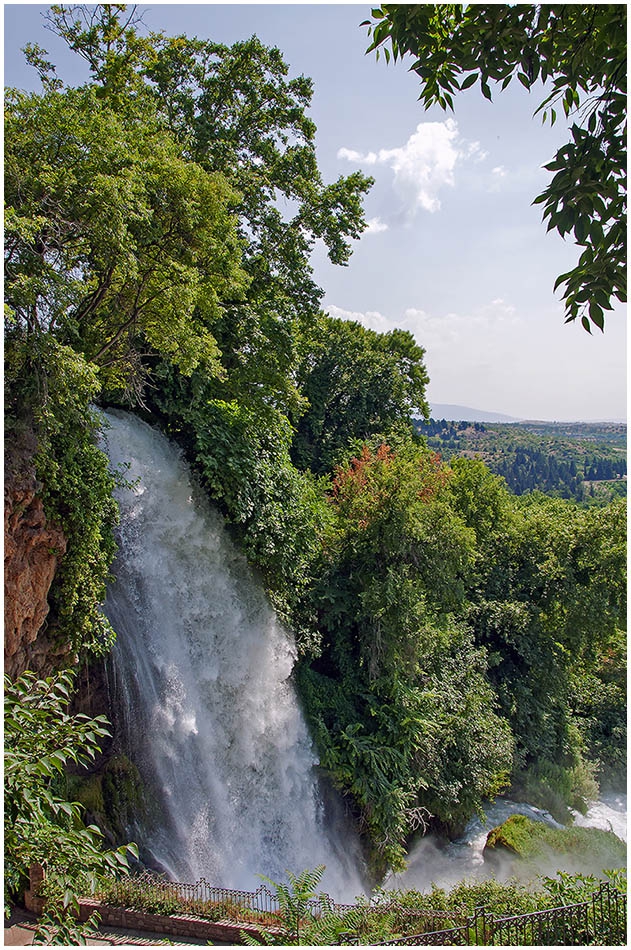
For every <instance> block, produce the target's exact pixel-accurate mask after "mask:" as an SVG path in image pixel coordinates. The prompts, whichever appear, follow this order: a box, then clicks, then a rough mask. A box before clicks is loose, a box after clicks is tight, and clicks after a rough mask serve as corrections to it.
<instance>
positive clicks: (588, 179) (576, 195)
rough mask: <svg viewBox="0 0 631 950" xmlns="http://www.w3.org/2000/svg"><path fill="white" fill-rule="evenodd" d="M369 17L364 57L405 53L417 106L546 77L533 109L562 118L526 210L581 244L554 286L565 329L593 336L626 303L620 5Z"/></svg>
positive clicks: (475, 8)
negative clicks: (607, 314) (565, 135)
mask: <svg viewBox="0 0 631 950" xmlns="http://www.w3.org/2000/svg"><path fill="white" fill-rule="evenodd" d="M372 15H373V21H372V22H371V21H366V23H365V24H364V25H367V26H368V27H369V33H370V34H371V35H372V43H371V45H370V47H369V51H370V50H377V52H378V51H379V48H380V47H381V46H383V45H384V44H386V43H389V44H390V49H391V50H392V55H393V57H394V59H395V60H396V59H398V58H403V56H405V55H406V54H410V55H411V56H413V57H414V61H413V62H412V65H411V67H410V68H411V69H412V70H414V72H416V73H417V75H418V76H419V78H420V80H421V87H422V88H421V95H420V99H421V101H422V102H423V104H424V106H425V108H426V109H427V108H429V107H430V106H431V105H435V104H437V105H439V106H441V107H442V108H443V109H453V101H454V96H455V95H456V94H457V93H458V92H459V91H461V90H464V89H468V88H469V87H470V86H473V85H474V84H475V83H476V82H477V81H479V83H480V89H481V92H482V94H483V95H484V96H485V97H486V98H487V99H491V97H492V96H491V86H490V83H491V82H493V83H501V88H502V89H505V88H506V87H507V86H508V85H509V84H510V82H511V81H512V80H513V79H515V78H516V79H518V80H519V82H520V83H521V84H522V85H523V86H525V88H526V89H528V90H530V89H531V88H532V87H533V86H534V85H535V84H536V83H537V82H538V81H541V82H543V83H545V82H546V81H550V82H551V88H550V87H548V90H549V91H548V90H546V91H547V95H546V96H545V98H544V99H543V100H542V102H541V104H540V105H539V107H538V108H537V110H536V113H538V112H543V120H544V122H545V121H546V119H547V118H549V119H550V122H551V123H554V121H555V119H556V115H557V109H558V108H560V107H562V108H563V111H564V113H565V116H566V117H568V118H569V117H571V118H573V120H574V121H573V123H572V125H571V127H570V134H571V139H570V141H569V142H567V143H566V144H565V145H563V146H562V147H561V148H560V149H559V150H558V152H557V153H556V155H555V156H554V159H553V160H552V161H551V162H549V163H548V164H547V165H546V166H545V167H546V168H547V169H548V170H549V171H552V172H555V174H554V177H553V178H552V180H551V181H550V183H549V185H548V186H547V188H546V189H545V190H544V191H543V192H542V193H541V194H540V195H538V196H537V197H536V198H535V201H534V203H535V204H544V212H543V216H544V219H546V218H547V219H549V220H548V230H551V229H552V228H556V230H557V231H558V232H559V234H561V235H562V236H565V235H566V234H572V233H573V235H574V239H575V241H576V243H577V244H578V245H579V247H581V248H582V253H581V256H580V258H579V261H578V264H577V265H576V267H574V268H573V269H572V270H571V271H568V272H567V273H565V274H561V275H560V277H558V278H557V281H556V284H555V288H554V289H555V290H556V289H557V288H558V287H559V286H560V285H562V284H565V289H564V291H563V299H564V301H565V315H566V322H569V321H572V320H576V319H577V318H578V317H580V318H581V322H582V324H583V327H584V328H585V329H586V330H588V331H589V332H591V326H592V324H593V325H595V326H597V327H599V328H600V329H601V330H602V329H603V327H604V312H603V311H605V310H612V309H613V307H612V303H611V301H612V298H614V297H615V298H616V299H617V300H619V301H623V302H624V301H626V108H627V105H626V76H627V43H626V38H627V26H626V22H627V15H626V5H625V4H590V5H588V6H585V5H582V4H547V5H543V4H521V5H520V4H517V5H509V4H496V5H488V4H470V5H466V6H464V5H457V4H391V5H390V4H389V5H387V6H386V5H384V6H382V7H380V8H377V9H376V10H373V12H372ZM390 49H389V48H388V47H386V48H385V55H386V58H387V59H389V58H390ZM536 113H535V114H536Z"/></svg>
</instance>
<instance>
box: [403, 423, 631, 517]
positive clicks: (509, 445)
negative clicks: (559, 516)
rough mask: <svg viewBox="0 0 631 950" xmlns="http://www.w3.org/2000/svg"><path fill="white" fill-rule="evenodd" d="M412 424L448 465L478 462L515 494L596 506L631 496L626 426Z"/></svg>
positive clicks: (611, 424) (592, 424) (574, 424)
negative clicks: (538, 493)
mask: <svg viewBox="0 0 631 950" xmlns="http://www.w3.org/2000/svg"><path fill="white" fill-rule="evenodd" d="M414 425H415V427H416V430H417V431H418V432H419V433H420V434H421V435H424V436H425V437H426V440H427V444H428V446H429V447H430V448H433V449H435V450H436V451H437V452H439V453H440V455H441V456H442V457H443V458H444V459H445V461H449V459H451V458H452V457H453V456H456V455H457V456H464V457H469V458H480V459H482V460H483V461H484V462H485V464H486V465H488V467H489V468H490V469H491V471H492V472H494V473H495V474H496V475H501V476H502V477H503V478H504V479H505V480H506V484H507V485H508V487H509V489H510V490H511V491H512V492H514V493H515V494H516V495H523V494H524V493H525V492H531V491H542V492H545V493H546V494H547V495H558V496H559V497H561V498H574V499H576V501H579V502H584V503H585V504H595V505H598V504H605V503H607V502H609V501H612V500H613V499H614V498H616V497H626V494H627V482H626V475H627V427H626V425H621V424H615V423H603V424H596V423H580V422H578V423H565V424H563V423H553V422H549V423H546V422H519V423H484V424H483V423H481V422H471V423H468V422H452V421H448V420H446V419H430V420H429V422H424V421H423V420H421V419H415V420H414Z"/></svg>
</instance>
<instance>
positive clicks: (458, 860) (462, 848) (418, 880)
mask: <svg viewBox="0 0 631 950" xmlns="http://www.w3.org/2000/svg"><path fill="white" fill-rule="evenodd" d="M484 815H485V819H486V820H485V821H482V820H481V819H480V818H478V817H477V816H475V817H474V818H472V819H471V820H470V821H469V823H468V824H467V826H466V828H465V831H464V834H463V835H462V837H461V838H458V839H457V840H456V841H452V842H449V843H448V844H445V843H444V842H442V841H439V840H438V839H437V838H435V837H434V836H432V835H427V836H426V837H425V838H422V839H421V840H420V841H418V842H417V843H416V844H415V845H414V846H413V847H412V849H411V850H410V854H409V857H408V866H407V868H406V870H405V871H404V872H403V873H402V874H391V875H390V876H389V878H388V879H387V881H386V884H385V887H386V888H388V889H406V888H408V889H414V890H418V891H430V890H431V887H432V884H435V885H436V886H437V887H443V888H445V889H447V890H448V889H449V888H450V887H452V886H453V885H454V884H457V883H458V882H460V881H463V880H466V881H470V882H471V881H483V880H487V879H488V878H495V879H496V880H498V881H506V880H508V879H509V878H511V877H516V878H523V879H524V880H528V879H530V878H532V877H533V874H534V873H537V874H546V875H550V876H554V874H555V873H556V871H557V870H565V871H569V872H580V873H585V874H587V873H599V872H600V871H601V870H602V868H601V867H593V868H589V867H585V866H584V864H583V863H580V864H577V863H576V862H574V861H573V860H572V858H571V856H562V855H559V854H556V853H553V852H550V854H549V855H548V856H543V855H542V856H541V858H540V860H538V862H537V868H536V871H533V868H532V865H529V866H525V865H524V866H520V863H519V859H514V858H512V857H511V856H510V854H508V852H501V851H499V852H496V853H494V854H493V859H492V860H488V861H485V859H484V846H485V844H486V839H487V837H488V835H489V833H490V832H491V831H492V830H493V829H494V828H497V827H499V825H501V824H503V823H504V822H505V821H506V820H507V819H508V818H510V817H511V815H526V817H527V818H530V819H532V820H533V821H542V822H545V823H546V824H548V825H551V826H552V827H554V828H562V827H564V826H563V825H561V824H559V822H557V821H555V819H554V818H553V817H552V815H550V813H549V812H547V811H544V810H542V809H540V808H535V807H534V806H533V805H529V804H527V803H526V802H512V801H509V800H507V799H498V800H496V801H495V802H493V803H488V804H486V805H485V806H484ZM573 818H574V824H576V825H580V826H582V827H585V828H600V829H602V830H603V831H613V833H614V834H615V835H617V837H618V838H621V839H622V840H623V841H626V840H627V832H626V824H627V796H626V794H624V793H621V794H608V795H607V794H605V795H603V796H602V797H601V799H600V800H599V801H597V802H595V803H594V804H593V805H592V806H591V808H590V809H589V811H588V812H587V814H586V815H580V814H579V813H578V812H573ZM617 864H618V860H617V859H615V860H614V859H613V858H612V866H616V865H617Z"/></svg>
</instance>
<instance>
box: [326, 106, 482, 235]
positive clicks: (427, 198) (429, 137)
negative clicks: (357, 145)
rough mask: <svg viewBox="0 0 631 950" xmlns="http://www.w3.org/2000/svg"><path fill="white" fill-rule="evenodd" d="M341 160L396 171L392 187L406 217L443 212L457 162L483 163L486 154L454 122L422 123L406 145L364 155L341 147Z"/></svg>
mask: <svg viewBox="0 0 631 950" xmlns="http://www.w3.org/2000/svg"><path fill="white" fill-rule="evenodd" d="M337 157H338V158H343V159H346V160H347V161H351V162H356V163H357V164H360V165H386V166H388V167H390V168H391V169H392V171H393V172H394V178H393V182H392V186H393V188H394V191H395V192H396V194H397V195H398V197H399V198H400V199H401V200H402V202H403V205H404V208H405V211H406V214H407V216H408V217H413V216H414V215H415V214H416V213H417V212H418V211H419V210H421V209H422V210H424V211H429V212H430V213H432V214H433V213H434V212H436V211H438V210H439V209H440V199H439V193H440V191H441V190H442V189H443V188H445V187H453V186H454V184H455V177H454V169H455V167H456V165H457V164H458V162H462V161H467V160H473V161H476V162H480V161H483V160H484V159H485V158H486V157H487V153H486V152H484V151H483V150H482V148H481V147H480V143H479V142H467V141H465V140H464V139H463V138H462V137H461V136H460V134H459V132H458V125H457V123H456V122H455V121H454V119H447V120H446V121H445V122H420V123H419V125H417V127H416V131H415V132H414V133H413V134H412V135H411V136H410V138H409V139H408V140H407V142H406V143H405V145H402V146H400V147H399V148H391V149H380V150H379V152H378V153H377V152H368V153H366V154H362V153H361V152H357V151H355V150H354V149H348V148H341V149H340V150H339V151H338V153H337Z"/></svg>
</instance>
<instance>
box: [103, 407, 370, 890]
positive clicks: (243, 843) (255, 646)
mask: <svg viewBox="0 0 631 950" xmlns="http://www.w3.org/2000/svg"><path fill="white" fill-rule="evenodd" d="M104 445H105V448H106V450H107V452H108V455H109V457H110V460H111V463H112V467H113V468H114V469H120V468H121V467H124V466H127V470H126V471H125V472H124V474H125V478H126V479H127V481H128V482H130V483H131V486H132V487H127V488H121V489H119V490H118V492H117V500H118V502H119V505H120V508H121V527H120V538H119V553H118V557H117V561H116V564H115V568H114V571H115V575H116V580H115V581H114V582H113V583H112V585H111V587H110V589H109V590H108V595H107V600H106V604H105V612H106V614H107V616H108V617H109V619H110V621H111V622H112V624H113V626H114V628H115V630H116V631H117V634H118V638H117V643H116V646H115V649H114V666H115V673H116V680H117V688H118V690H119V694H120V695H119V702H120V703H121V704H122V705H123V707H124V716H125V717H126V720H127V732H128V742H129V745H130V748H131V750H132V752H133V757H134V760H135V761H136V763H137V764H138V765H139V767H140V769H141V772H142V774H143V777H144V778H145V779H146V781H147V784H148V786H149V788H150V789H151V790H152V793H153V794H154V795H155V798H156V801H155V803H154V806H153V807H152V808H151V809H150V810H151V811H152V812H154V814H153V815H150V820H148V821H147V823H146V827H145V828H143V833H142V845H143V847H144V849H145V850H146V852H148V854H149V855H150V856H151V857H152V859H153V860H154V861H155V862H156V863H158V864H159V865H161V866H162V867H163V868H164V869H165V870H166V871H167V872H168V873H169V874H170V876H172V877H173V878H175V879H178V880H184V881H195V880H197V879H198V878H200V877H205V878H206V879H207V880H208V881H210V882H211V883H213V884H218V885H222V886H224V887H236V888H248V889H251V888H253V887H254V888H255V887H256V886H258V884H260V883H261V882H260V879H259V878H258V877H257V874H265V875H267V876H269V877H271V878H273V879H275V880H276V879H285V877H286V875H285V871H286V869H290V870H291V871H293V872H294V873H299V872H300V871H302V870H303V869H304V868H307V867H308V868H313V867H315V866H316V865H317V864H325V865H326V866H327V870H326V873H325V876H324V878H323V881H322V887H323V888H324V889H325V890H327V891H328V892H329V893H330V894H331V895H332V896H333V897H335V899H337V900H351V899H352V898H353V897H354V896H355V895H357V894H359V893H361V892H362V891H363V886H362V883H361V879H360V875H359V873H358V870H357V869H358V868H359V867H360V864H361V862H360V859H359V850H358V846H357V844H356V841H355V839H354V838H353V837H352V836H351V835H350V833H349V830H348V829H344V830H343V829H341V828H339V827H334V826H335V822H334V821H332V820H331V818H330V816H328V817H326V820H325V814H324V812H325V808H324V805H323V802H322V797H321V794H320V791H319V788H318V782H317V778H316V774H315V768H314V766H315V765H316V758H315V755H314V751H313V748H312V744H311V740H310V737H309V734H308V731H307V728H306V726H305V722H304V720H303V717H302V715H301V711H300V709H299V706H298V702H297V698H296V695H295V692H294V688H293V685H292V683H291V679H290V674H291V671H292V667H293V664H294V661H295V647H294V644H293V641H292V639H291V637H290V635H289V634H288V633H287V632H286V631H285V630H284V629H283V628H282V627H281V626H280V624H279V623H278V621H277V620H276V618H275V615H274V613H273V611H272V609H271V607H270V606H269V604H268V602H267V599H266V597H265V595H264V592H263V590H262V588H261V586H260V584H258V583H257V582H256V580H255V578H254V577H253V575H252V572H251V570H250V568H249V567H248V565H247V563H246V561H245V559H244V558H243V556H242V555H241V554H240V553H239V552H238V551H237V549H236V548H235V547H234V545H233V544H232V543H231V541H230V539H229V537H228V535H227V533H226V531H225V529H224V527H223V524H222V521H221V518H220V517H219V515H218V514H217V513H216V512H214V511H213V510H212V509H211V508H210V507H209V506H208V505H207V503H206V502H205V500H204V498H203V497H202V495H201V493H200V492H198V491H196V489H195V487H194V485H193V483H192V481H191V476H190V472H189V469H188V467H187V466H186V464H185V463H184V462H183V460H182V459H181V457H180V453H179V451H178V450H177V448H175V447H174V446H173V445H172V444H171V443H169V442H168V440H167V439H166V438H165V437H164V436H163V435H161V434H160V433H158V432H156V431H154V430H153V429H151V428H150V427H149V426H148V425H146V424H145V423H143V422H142V421H140V420H139V419H137V418H135V417H133V416H130V415H128V414H126V413H118V412H113V413H107V414H106V427H105V432H104ZM151 819H152V820H151ZM334 831H335V834H334V833H333V832H334Z"/></svg>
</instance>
